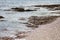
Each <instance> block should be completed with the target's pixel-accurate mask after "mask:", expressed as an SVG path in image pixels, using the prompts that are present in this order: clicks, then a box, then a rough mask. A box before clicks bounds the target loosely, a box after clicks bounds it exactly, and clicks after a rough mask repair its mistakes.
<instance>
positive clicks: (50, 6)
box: [34, 4, 60, 8]
mask: <svg viewBox="0 0 60 40" xmlns="http://www.w3.org/2000/svg"><path fill="white" fill-rule="evenodd" d="M34 6H35V7H48V8H54V7H59V6H60V4H51V5H47V4H46V5H34Z"/></svg>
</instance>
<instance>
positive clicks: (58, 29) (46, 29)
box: [26, 17, 60, 40]
mask: <svg viewBox="0 0 60 40" xmlns="http://www.w3.org/2000/svg"><path fill="white" fill-rule="evenodd" d="M26 40H60V17H59V18H57V20H55V21H54V22H52V23H50V24H46V25H39V28H37V29H35V30H34V31H32V32H31V33H29V36H28V37H26Z"/></svg>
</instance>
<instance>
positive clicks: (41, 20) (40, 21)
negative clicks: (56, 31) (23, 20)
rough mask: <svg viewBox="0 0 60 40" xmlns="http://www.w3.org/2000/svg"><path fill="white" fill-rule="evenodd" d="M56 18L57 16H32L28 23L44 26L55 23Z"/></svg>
mask: <svg viewBox="0 0 60 40" xmlns="http://www.w3.org/2000/svg"><path fill="white" fill-rule="evenodd" d="M56 18H57V16H48V17H44V16H42V17H38V16H31V17H30V18H29V21H28V22H30V23H32V24H35V25H43V24H48V23H51V22H53V21H54V20H56Z"/></svg>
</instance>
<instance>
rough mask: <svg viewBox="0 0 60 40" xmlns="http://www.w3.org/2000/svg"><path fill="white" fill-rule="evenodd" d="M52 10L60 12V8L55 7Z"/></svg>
mask: <svg viewBox="0 0 60 40" xmlns="http://www.w3.org/2000/svg"><path fill="white" fill-rule="evenodd" d="M52 10H60V7H55V8H53V9H52Z"/></svg>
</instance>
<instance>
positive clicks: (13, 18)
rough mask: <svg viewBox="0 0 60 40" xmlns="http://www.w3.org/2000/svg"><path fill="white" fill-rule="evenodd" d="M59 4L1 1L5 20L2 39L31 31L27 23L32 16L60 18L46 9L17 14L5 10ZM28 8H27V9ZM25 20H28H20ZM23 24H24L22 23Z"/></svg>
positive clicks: (0, 33) (0, 28)
mask: <svg viewBox="0 0 60 40" xmlns="http://www.w3.org/2000/svg"><path fill="white" fill-rule="evenodd" d="M44 3H45V4H47V3H48V4H51V3H52V4H55V3H56V4H57V3H60V0H55V1H52V0H50V1H49V0H48V1H47V0H46V1H45V0H38V1H37V0H0V16H4V17H5V18H4V19H2V20H6V21H0V37H4V36H11V35H14V34H15V33H16V31H17V32H19V31H30V30H31V28H28V27H26V25H25V24H22V23H25V22H27V21H28V18H29V17H30V16H48V15H53V16H55V15H56V16H60V14H49V13H51V12H52V11H49V10H48V9H46V8H40V9H39V10H38V11H31V12H15V11H4V10H5V9H10V8H12V7H22V6H23V7H26V6H30V5H35V4H44ZM26 8H27V7H26ZM22 17H23V18H25V19H26V20H19V19H20V18H22ZM21 22H22V23H21ZM4 29H8V31H3V30H4Z"/></svg>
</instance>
